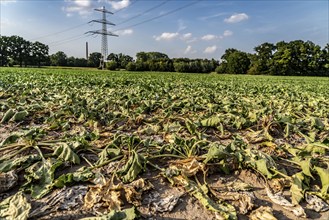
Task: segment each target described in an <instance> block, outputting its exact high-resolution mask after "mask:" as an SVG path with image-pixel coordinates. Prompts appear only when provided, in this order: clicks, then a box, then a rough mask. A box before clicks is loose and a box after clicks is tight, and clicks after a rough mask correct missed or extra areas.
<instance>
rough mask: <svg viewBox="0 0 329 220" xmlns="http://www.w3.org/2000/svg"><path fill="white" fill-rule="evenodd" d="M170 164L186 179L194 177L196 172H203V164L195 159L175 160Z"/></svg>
mask: <svg viewBox="0 0 329 220" xmlns="http://www.w3.org/2000/svg"><path fill="white" fill-rule="evenodd" d="M172 164H175V166H176V169H178V170H180V171H181V174H183V175H184V176H187V177H191V176H194V175H196V174H197V172H199V171H202V170H204V164H202V163H200V162H199V161H197V160H196V159H195V158H187V159H183V160H176V161H174V162H173V163H172ZM172 166H173V165H171V167H172Z"/></svg>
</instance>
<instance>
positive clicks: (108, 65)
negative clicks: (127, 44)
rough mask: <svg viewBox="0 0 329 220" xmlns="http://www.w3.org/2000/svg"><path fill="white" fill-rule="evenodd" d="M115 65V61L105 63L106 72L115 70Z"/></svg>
mask: <svg viewBox="0 0 329 220" xmlns="http://www.w3.org/2000/svg"><path fill="white" fill-rule="evenodd" d="M116 68H117V63H116V62H115V61H109V62H107V63H106V69H108V70H116Z"/></svg>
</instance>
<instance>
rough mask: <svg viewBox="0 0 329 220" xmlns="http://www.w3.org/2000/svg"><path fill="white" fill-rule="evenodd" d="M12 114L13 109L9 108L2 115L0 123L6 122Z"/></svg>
mask: <svg viewBox="0 0 329 220" xmlns="http://www.w3.org/2000/svg"><path fill="white" fill-rule="evenodd" d="M14 114H15V112H14V110H12V109H9V110H8V111H7V112H6V113H5V114H4V116H3V117H2V119H1V122H0V124H3V123H6V122H8V121H9V120H10V119H11V117H13V115H14Z"/></svg>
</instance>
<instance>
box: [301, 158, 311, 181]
mask: <svg viewBox="0 0 329 220" xmlns="http://www.w3.org/2000/svg"><path fill="white" fill-rule="evenodd" d="M311 160H312V158H307V159H305V160H302V161H300V162H299V165H300V167H301V168H302V172H303V174H304V175H306V176H309V177H312V178H313V176H312V174H311V170H310V168H311V165H312V164H311Z"/></svg>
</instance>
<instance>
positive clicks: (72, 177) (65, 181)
mask: <svg viewBox="0 0 329 220" xmlns="http://www.w3.org/2000/svg"><path fill="white" fill-rule="evenodd" d="M93 177H94V173H93V172H91V171H90V170H89V169H86V168H85V167H81V168H80V169H78V170H77V171H75V172H73V173H66V174H63V175H61V176H60V177H58V178H57V179H56V180H55V181H54V186H56V187H58V188H62V187H64V186H67V185H71V184H74V183H78V182H86V181H88V180H91V179H92V178H93Z"/></svg>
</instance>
